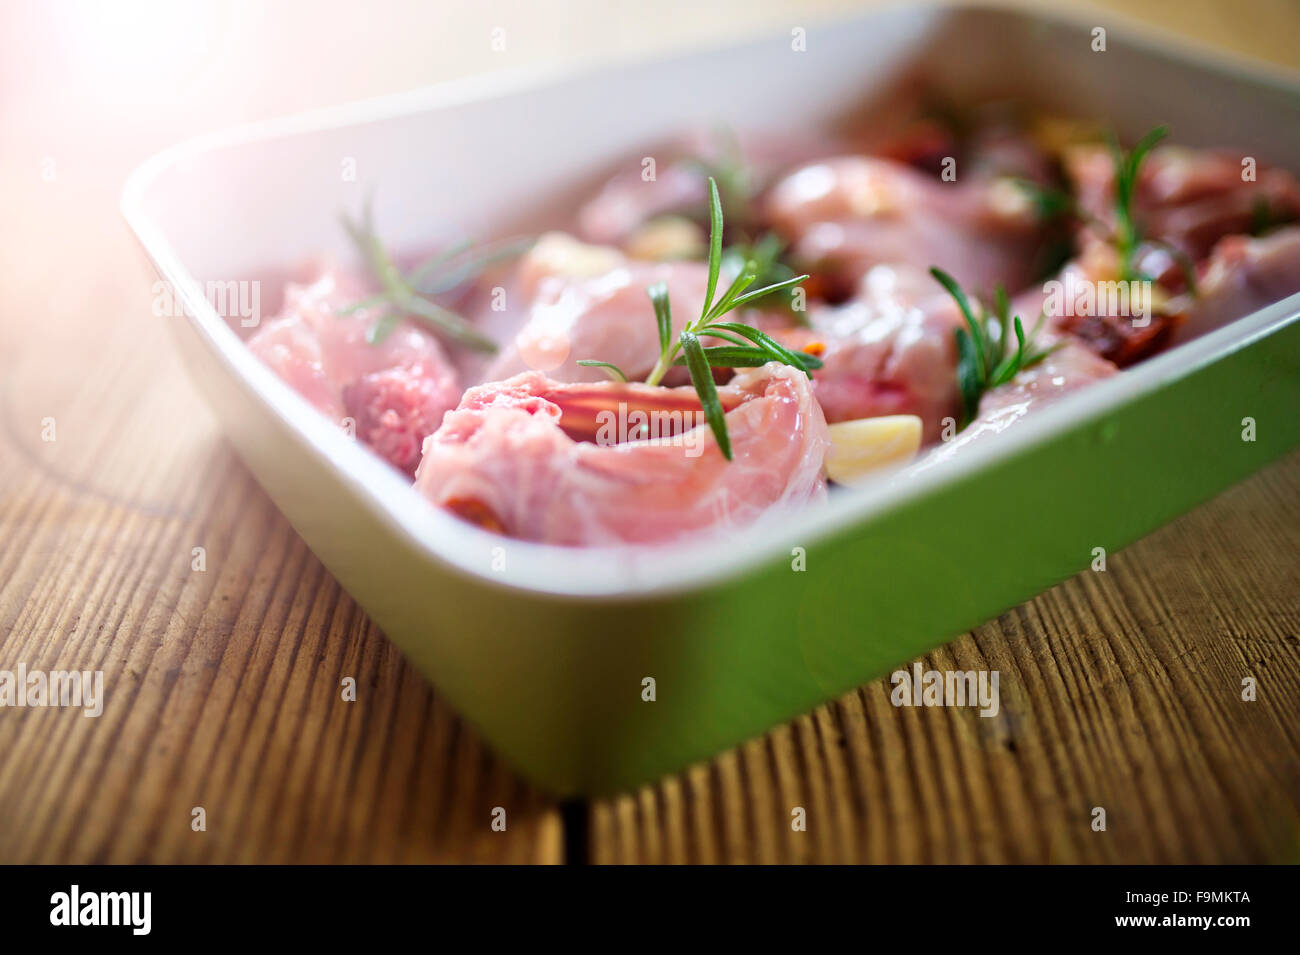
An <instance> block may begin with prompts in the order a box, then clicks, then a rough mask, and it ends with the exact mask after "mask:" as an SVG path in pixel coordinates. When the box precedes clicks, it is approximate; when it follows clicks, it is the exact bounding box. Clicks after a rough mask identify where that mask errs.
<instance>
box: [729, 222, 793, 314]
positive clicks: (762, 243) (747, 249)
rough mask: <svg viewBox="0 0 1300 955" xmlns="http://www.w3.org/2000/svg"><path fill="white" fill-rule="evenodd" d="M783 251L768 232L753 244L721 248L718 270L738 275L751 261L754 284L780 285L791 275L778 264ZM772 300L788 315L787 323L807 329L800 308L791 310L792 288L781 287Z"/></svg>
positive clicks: (775, 237)
mask: <svg viewBox="0 0 1300 955" xmlns="http://www.w3.org/2000/svg"><path fill="white" fill-rule="evenodd" d="M784 251H785V243H784V242H782V241H781V238H780V236H778V235H776V234H775V233H773V232H768V233H766V234H764V235H763V236H762V237H760V238H759V239H758V241H756V242H753V243H742V244H738V245H732V246H729V247H728V248H727V249H725V250H724V251H723V253H722V267H723V269H724V270H726V271H728V272H735V273H737V274H739V273H740V272H741V271H742V270H743V269H744V267H745V263H747V262H753V263H754V265H755V268H756V270H757V273H758V274H757V276H756V278H755V279H754V282H755V284H757V285H760V286H770V285H780V284H781V283H782V282H785V281H788V280H789V279H791V278H793V277H794V274H795V272H794V270H793V269H792V268H790V267H789V266H788V265H786V264H785V263H783V262H782V261H781V254H782V253H783V252H784ZM775 297H776V300H777V301H778V302H779V304H780V307H781V309H782V310H784V311H785V312H787V313H788V315H789V317H790V319H791V321H793V322H794V323H795V324H796V325H799V326H801V327H804V328H807V327H808V317H807V315H805V314H804V311H803V309H802V308H795V296H794V289H793V288H789V287H787V288H783V289H781V290H779V291H778V292H777V293H776V295H775Z"/></svg>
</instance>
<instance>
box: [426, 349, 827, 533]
mask: <svg viewBox="0 0 1300 955" xmlns="http://www.w3.org/2000/svg"><path fill="white" fill-rule="evenodd" d="M809 385H810V382H809V380H808V378H807V376H805V375H804V374H803V373H802V372H800V371H796V370H795V369H792V368H789V367H787V366H784V365H778V364H768V365H766V366H764V367H762V368H755V369H750V370H748V371H745V372H743V373H741V374H739V375H737V376H736V377H735V378H734V379H732V382H731V384H729V385H727V386H724V387H721V388H719V389H718V392H719V397H720V399H721V400H722V402H723V404H724V407H727V408H729V409H730V410H729V411H728V412H727V415H726V420H727V428H728V433H729V435H730V438H731V448H732V454H733V460H732V461H730V462H728V461H727V460H726V459H725V458H724V457H723V455H722V452H721V451H720V450H719V448H718V446H717V444H716V442H715V441H714V438H713V435H712V433H711V432H709V431H708V426H707V425H705V424H701V425H699V426H698V428H696V429H693V430H692V431H691V432H689V433H679V434H678V436H677V438H676V440H673V441H653V440H629V441H625V442H623V443H617V444H607V443H595V442H592V441H584V440H575V438H574V435H583V434H593V433H594V431H593V422H594V421H596V420H597V419H596V417H595V415H596V414H597V411H598V410H601V409H603V410H613V409H616V408H617V407H618V405H619V403H620V402H621V403H623V404H624V405H625V407H628V406H630V407H632V408H652V407H657V408H660V409H670V408H671V409H675V410H677V411H683V410H687V411H691V412H694V411H698V409H699V407H700V406H699V403H698V400H697V399H696V397H695V393H694V389H691V388H659V387H651V386H648V385H639V384H633V385H624V384H617V383H614V382H599V383H593V384H578V385H573V384H563V383H561V382H557V381H554V380H552V379H550V378H547V377H546V376H545V375H542V374H539V373H537V372H529V373H526V374H522V375H518V376H516V377H514V378H512V379H510V380H509V381H504V382H496V383H492V384H487V385H481V386H479V387H476V388H471V389H469V391H467V392H466V393H465V397H464V398H463V400H462V401H461V404H460V407H459V408H457V409H456V410H455V411H452V412H450V413H448V415H447V417H446V419H445V420H444V422H443V425H442V427H441V428H439V429H438V430H437V431H436V432H435V433H434V434H432V435H431V436H430V437H429V438H428V440H426V441H425V444H424V460H423V461H422V462H421V464H420V468H419V471H418V473H417V475H416V482H415V483H416V488H417V489H418V490H419V491H420V492H421V493H423V494H424V495H425V496H426V497H427V498H428V499H429V500H431V501H433V502H434V503H435V504H437V505H439V506H441V507H445V508H447V509H448V510H450V511H452V512H454V513H456V514H458V515H460V516H462V517H464V518H466V519H467V520H471V521H473V522H475V523H477V524H480V525H481V526H484V527H488V528H491V529H493V530H497V531H500V532H501V533H505V534H509V535H510V536H513V537H518V538H522V539H525V540H531V541H541V542H547V543H553V544H566V545H581V544H588V545H609V544H650V543H655V544H657V543H663V542H668V541H673V540H677V539H680V538H684V537H689V536H692V535H695V534H699V533H701V532H704V531H707V530H709V529H717V528H720V527H725V526H737V525H742V524H748V523H750V522H752V521H754V520H755V519H757V518H758V517H759V516H760V515H762V514H763V513H765V512H767V511H769V510H770V509H772V508H776V507H786V506H795V505H799V504H804V503H807V502H808V501H810V500H814V499H818V498H820V497H821V496H822V495H823V494H824V493H825V488H826V481H825V478H824V477H823V474H822V462H823V459H824V457H825V454H826V449H827V447H828V445H829V437H828V435H827V430H826V421H825V419H824V418H823V416H822V413H821V409H820V408H819V407H818V406H817V403H816V402H815V401H814V400H813V398H812V391H811V388H810V387H809ZM691 448H693V449H694V451H695V452H696V453H694V454H692V453H691V452H690V449H691Z"/></svg>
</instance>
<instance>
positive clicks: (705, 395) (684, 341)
mask: <svg viewBox="0 0 1300 955" xmlns="http://www.w3.org/2000/svg"><path fill="white" fill-rule="evenodd" d="M715 195H716V187H715ZM718 231H719V234H720V233H721V229H719V230H718ZM678 341H680V342H681V346H682V352H683V353H684V354H685V356H686V370H687V371H689V372H690V373H691V384H693V385H694V386H695V391H696V393H697V394H698V395H699V396H700V406H701V407H702V408H703V409H704V417H705V419H706V420H707V421H708V422H709V429H710V430H711V431H712V432H713V437H714V438H715V439H716V440H717V442H718V449H719V450H720V451H721V452H722V456H723V457H724V458H726V459H727V460H728V461H730V460H731V436H730V435H729V434H727V419H726V414H725V412H724V411H723V410H722V402H721V401H719V400H718V388H717V386H716V385H715V384H714V383H713V370H712V369H711V368H710V367H709V360H708V358H707V357H705V355H704V348H703V347H702V346H701V345H700V340H699V339H698V338H696V337H695V336H694V335H693V334H692V333H691V332H686V331H684V332H682V333H681V335H680V336H679V338H678Z"/></svg>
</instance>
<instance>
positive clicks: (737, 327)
mask: <svg viewBox="0 0 1300 955" xmlns="http://www.w3.org/2000/svg"><path fill="white" fill-rule="evenodd" d="M709 224H710V228H709V274H708V283H707V286H706V288H705V293H704V305H703V307H702V308H701V310H700V317H699V318H697V319H694V320H692V321H690V322H688V323H687V324H686V327H685V328H684V329H683V330H682V332H681V333H680V334H679V335H678V336H677V339H676V340H675V341H674V340H673V315H672V303H671V302H670V301H669V297H668V285H667V284H666V283H664V282H656V283H655V284H654V285H652V286H650V288H648V289H647V290H646V292H647V293H648V294H649V296H650V304H651V306H652V308H653V309H654V315H655V324H656V326H657V327H658V330H659V358H658V360H657V361H656V362H655V365H654V367H653V368H652V369H651V370H650V374H649V375H647V376H646V379H645V380H646V384H648V385H657V384H659V383H660V382H661V381H662V380H663V377H664V375H665V374H667V373H668V369H669V368H671V367H673V366H674V365H685V366H686V370H687V371H688V372H689V373H690V376H691V383H692V384H693V385H694V386H695V391H696V393H697V394H698V395H699V397H700V406H701V407H702V408H703V410H704V417H705V419H706V420H707V421H708V423H709V428H710V430H712V432H713V436H714V437H715V438H716V439H717V442H718V448H719V449H720V450H721V451H722V454H723V456H724V457H726V459H727V460H728V461H730V460H731V438H730V436H729V435H728V434H727V422H726V417H725V414H724V412H723V408H722V402H721V401H719V400H718V389H717V386H716V385H715V384H714V381H713V369H714V368H752V367H757V366H759V365H765V364H767V362H769V361H778V362H781V363H782V364H785V365H790V366H791V367H794V368H798V369H799V370H800V371H802V372H803V373H804V374H806V375H810V376H811V373H812V371H813V370H814V369H816V368H820V367H821V364H822V363H821V361H820V360H819V359H817V358H815V357H813V356H812V355H808V354H804V353H803V352H793V351H791V350H790V349H788V348H786V347H785V346H784V345H782V344H781V343H780V342H778V341H776V340H775V339H774V338H772V337H771V336H770V335H767V334H766V333H764V332H762V331H760V330H759V329H757V328H753V327H752V326H749V325H745V324H743V323H741V322H727V321H723V318H725V317H726V315H727V314H728V313H729V312H733V311H735V310H736V309H738V308H743V307H744V306H746V305H750V304H752V303H754V302H756V301H758V300H759V299H761V298H764V297H766V296H768V295H771V294H773V293H774V292H779V291H781V290H783V289H789V288H793V287H794V286H796V285H798V284H799V283H800V282H802V281H803V280H804V279H806V278H808V276H807V275H794V276H791V277H789V278H787V279H784V280H782V281H778V282H773V283H772V284H769V285H765V286H762V287H760V288H757V289H752V290H751V288H752V286H753V285H755V283H756V282H757V281H758V277H759V275H760V274H763V273H764V272H767V271H770V269H771V267H772V263H773V262H774V261H775V253H773V254H772V258H771V259H770V260H760V259H758V258H755V257H753V256H752V255H751V256H750V257H749V258H747V259H746V260H745V261H744V263H743V264H742V265H741V266H740V270H739V274H737V276H736V278H735V279H734V280H733V281H732V282H731V284H730V285H728V286H727V288H726V289H724V290H723V291H722V292H721V294H719V293H718V279H719V276H720V275H721V272H722V228H723V221H722V199H721V197H720V196H719V195H718V183H717V181H716V180H714V178H713V177H712V176H710V177H709ZM701 337H708V338H717V339H720V340H722V341H725V342H728V343H729V344H728V345H725V346H716V347H710V348H705V347H704V345H703V344H701V342H700V338H701ZM578 364H580V365H586V366H589V367H600V368H604V369H606V371H607V372H609V373H610V376H611V377H614V376H615V374H617V376H618V377H619V378H621V379H622V380H624V381H626V380H627V376H626V375H625V374H623V372H622V371H621V370H620V369H619V368H617V367H616V366H615V365H613V364H611V363H609V362H603V361H596V360H594V359H583V360H581V361H579V362H578Z"/></svg>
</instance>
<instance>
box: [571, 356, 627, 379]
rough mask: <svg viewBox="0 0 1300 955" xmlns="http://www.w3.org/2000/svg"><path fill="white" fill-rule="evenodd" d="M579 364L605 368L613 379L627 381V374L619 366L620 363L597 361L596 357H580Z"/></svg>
mask: <svg viewBox="0 0 1300 955" xmlns="http://www.w3.org/2000/svg"><path fill="white" fill-rule="evenodd" d="M578 364H579V365H582V366H583V367H584V368H603V369H605V374H607V375H609V377H610V380H611V381H622V382H626V381H627V375H625V374H624V373H623V369H622V368H619V367H618V365H616V364H614V363H613V362H612V361H596V359H594V358H579V359H578Z"/></svg>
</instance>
